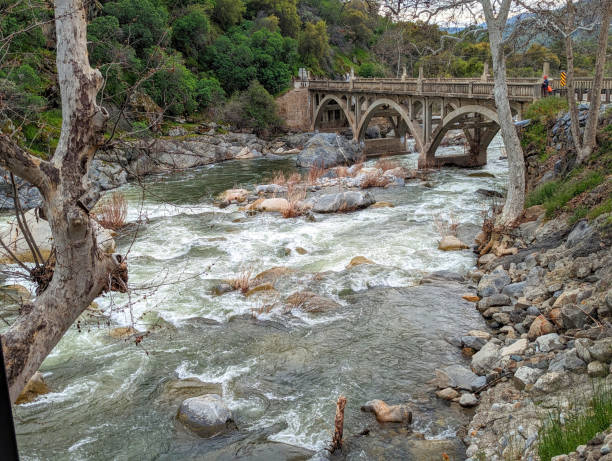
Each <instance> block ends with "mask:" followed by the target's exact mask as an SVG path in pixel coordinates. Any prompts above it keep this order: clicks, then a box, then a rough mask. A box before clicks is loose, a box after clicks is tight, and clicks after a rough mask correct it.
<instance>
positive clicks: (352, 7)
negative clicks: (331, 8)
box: [342, 1, 372, 46]
mask: <svg viewBox="0 0 612 461" xmlns="http://www.w3.org/2000/svg"><path fill="white" fill-rule="evenodd" d="M369 19H370V18H369V16H368V13H367V11H366V10H365V8H364V5H363V4H362V3H361V2H357V1H352V2H349V3H348V4H347V6H346V7H345V9H344V13H343V14H342V23H343V24H344V25H345V26H346V32H347V38H349V40H351V41H352V42H353V43H355V44H357V45H360V46H366V45H367V44H368V42H369V41H370V39H371V38H372V29H371V28H370V27H369Z"/></svg>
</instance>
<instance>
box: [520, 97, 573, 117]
mask: <svg viewBox="0 0 612 461" xmlns="http://www.w3.org/2000/svg"><path fill="white" fill-rule="evenodd" d="M567 110H568V107H567V100H566V99H565V98H552V97H551V98H542V99H538V100H537V101H536V102H534V103H533V104H530V105H529V107H528V108H527V110H526V111H525V118H526V119H527V118H529V119H532V120H537V121H539V122H541V123H548V122H550V121H553V120H555V119H556V118H557V116H558V115H559V113H560V112H567Z"/></svg>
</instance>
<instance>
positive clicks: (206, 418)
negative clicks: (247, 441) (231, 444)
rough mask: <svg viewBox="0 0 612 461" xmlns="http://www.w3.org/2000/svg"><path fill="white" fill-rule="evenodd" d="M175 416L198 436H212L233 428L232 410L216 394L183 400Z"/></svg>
mask: <svg viewBox="0 0 612 461" xmlns="http://www.w3.org/2000/svg"><path fill="white" fill-rule="evenodd" d="M176 418H177V419H178V420H179V421H180V422H181V423H183V424H184V425H185V427H187V428H188V429H190V430H191V431H193V432H195V433H196V434H198V435H199V436H200V437H214V436H215V435H219V434H222V433H224V432H227V431H229V430H232V429H234V428H235V424H234V422H233V420H232V412H231V411H230V409H229V408H228V407H227V405H226V404H225V402H224V401H223V400H222V399H221V397H220V396H219V395H217V394H206V395H201V396H199V397H192V398H190V399H186V400H183V403H181V406H180V408H179V410H178V413H177V415H176Z"/></svg>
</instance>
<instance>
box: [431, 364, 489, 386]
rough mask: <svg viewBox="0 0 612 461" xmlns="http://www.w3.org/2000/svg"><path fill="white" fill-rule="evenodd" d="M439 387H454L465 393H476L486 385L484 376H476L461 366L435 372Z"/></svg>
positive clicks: (451, 366) (452, 366)
mask: <svg viewBox="0 0 612 461" xmlns="http://www.w3.org/2000/svg"><path fill="white" fill-rule="evenodd" d="M436 377H437V380H438V386H439V387H444V388H447V387H455V388H458V389H461V390H465V391H476V390H478V389H480V388H481V387H482V386H484V385H485V384H487V379H486V378H485V377H484V376H478V375H477V374H475V373H473V372H472V371H471V370H468V369H467V368H465V367H463V366H461V365H450V366H448V367H445V368H442V369H438V370H436Z"/></svg>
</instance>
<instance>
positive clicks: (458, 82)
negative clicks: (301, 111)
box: [309, 78, 612, 100]
mask: <svg viewBox="0 0 612 461" xmlns="http://www.w3.org/2000/svg"><path fill="white" fill-rule="evenodd" d="M541 83H542V80H541V79H538V78H520V79H508V96H510V98H514V99H521V100H529V99H537V98H539V97H540V88H541ZM574 85H575V88H576V89H577V90H585V91H588V90H591V89H592V88H593V81H592V79H589V78H578V79H575V80H574ZM309 86H310V88H311V89H314V90H336V91H343V92H352V91H355V92H362V93H363V92H367V93H391V94H402V93H409V94H425V95H448V96H467V97H484V98H492V97H493V89H494V87H495V84H494V82H493V81H481V80H476V79H469V78H452V79H421V80H419V79H416V78H411V79H404V80H402V79H399V78H355V79H353V80H352V81H342V80H321V79H317V80H310V81H309ZM551 86H552V88H553V89H555V90H558V89H561V87H560V82H559V80H553V81H551ZM602 89H604V90H607V91H610V90H612V78H605V79H604V81H603V85H602Z"/></svg>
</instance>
